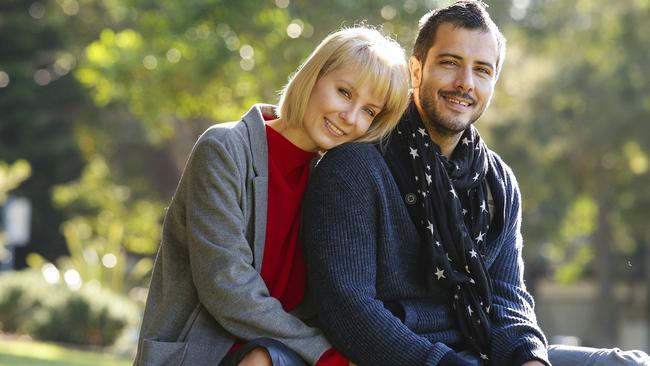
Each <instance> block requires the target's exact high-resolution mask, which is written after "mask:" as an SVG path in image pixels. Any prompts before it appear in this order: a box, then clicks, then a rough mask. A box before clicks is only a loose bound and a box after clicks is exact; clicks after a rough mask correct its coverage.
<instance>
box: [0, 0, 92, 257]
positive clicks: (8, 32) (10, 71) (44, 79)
mask: <svg viewBox="0 0 650 366" xmlns="http://www.w3.org/2000/svg"><path fill="white" fill-rule="evenodd" d="M62 12H63V10H62V9H61V7H60V6H59V5H58V4H57V3H56V2H54V1H51V2H47V3H42V2H33V3H32V2H25V1H19V0H5V1H2V2H1V3H0V111H2V113H0V158H1V159H3V160H7V161H14V160H16V159H19V158H24V159H26V160H28V161H29V162H30V163H31V166H32V175H31V177H30V178H29V179H27V180H26V181H25V182H24V184H22V185H21V186H20V187H19V188H18V189H17V190H16V191H15V192H16V194H18V195H22V196H26V197H28V198H29V199H30V200H31V202H32V205H33V210H32V228H33V229H32V235H31V240H30V243H29V245H28V246H27V247H25V248H19V249H18V251H17V256H16V257H17V258H16V259H17V263H16V264H17V265H18V266H19V267H20V266H21V265H24V263H21V262H23V258H24V252H23V249H25V250H36V251H39V252H41V253H43V255H45V256H46V257H48V258H52V259H53V258H54V257H56V255H57V254H58V253H60V252H61V251H63V250H64V242H63V238H62V236H61V235H60V233H59V232H58V228H57V226H58V223H60V222H61V220H62V217H61V213H60V212H57V211H56V210H54V209H53V207H52V204H51V200H50V198H49V195H50V192H49V188H50V187H51V186H52V185H53V184H57V183H61V182H65V181H67V180H70V179H74V178H75V177H76V176H77V175H78V174H79V172H80V171H81V167H82V165H83V162H82V159H81V156H80V154H79V150H78V147H77V145H76V142H75V140H74V134H73V125H74V119H75V115H76V113H78V111H79V108H80V106H83V105H84V104H85V98H84V95H83V92H82V90H81V89H80V88H79V85H78V83H77V81H76V80H75V79H74V78H73V77H72V75H71V74H70V73H69V72H70V70H71V69H72V68H73V67H74V65H75V63H76V59H75V58H74V56H73V55H72V54H71V53H70V52H69V51H68V50H66V49H65V48H64V38H65V36H64V35H65V34H66V32H68V30H67V28H64V25H63V24H62V23H61V19H60V18H62V17H64V16H62V15H61V14H62Z"/></svg>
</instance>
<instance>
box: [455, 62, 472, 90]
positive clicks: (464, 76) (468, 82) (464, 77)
mask: <svg viewBox="0 0 650 366" xmlns="http://www.w3.org/2000/svg"><path fill="white" fill-rule="evenodd" d="M455 87H456V88H458V89H460V90H462V91H463V92H469V91H471V90H473V89H474V74H473V73H472V69H471V68H467V67H463V68H461V69H459V70H458V74H457V75H456V85H455Z"/></svg>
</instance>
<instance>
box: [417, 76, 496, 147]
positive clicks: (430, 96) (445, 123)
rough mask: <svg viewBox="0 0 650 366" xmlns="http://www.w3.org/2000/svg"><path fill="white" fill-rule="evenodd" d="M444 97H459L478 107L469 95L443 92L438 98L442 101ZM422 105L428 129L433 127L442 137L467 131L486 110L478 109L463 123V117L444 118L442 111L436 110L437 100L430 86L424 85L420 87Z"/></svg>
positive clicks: (424, 120)
mask: <svg viewBox="0 0 650 366" xmlns="http://www.w3.org/2000/svg"><path fill="white" fill-rule="evenodd" d="M443 95H444V96H446V97H458V98H462V99H465V100H471V101H472V106H476V100H475V99H474V98H472V97H471V96H469V95H468V94H467V93H461V92H442V95H438V98H440V99H442V98H443ZM419 97H420V105H421V106H422V110H423V111H424V113H425V115H424V116H423V118H422V120H423V122H424V123H425V125H427V126H428V127H432V128H433V129H434V130H436V132H438V133H439V134H440V135H442V136H455V135H457V134H459V133H461V132H463V131H465V129H467V127H469V126H470V125H471V124H472V123H474V122H476V120H477V119H479V117H481V115H482V114H483V111H484V109H481V108H479V109H477V110H475V111H474V113H473V114H472V115H471V117H470V118H469V120H466V121H463V120H462V118H463V117H457V118H453V117H452V118H444V117H443V116H442V115H441V113H440V111H439V110H437V108H436V100H435V96H434V91H433V90H431V88H430V87H429V86H428V85H426V84H425V85H423V86H422V87H420V92H419Z"/></svg>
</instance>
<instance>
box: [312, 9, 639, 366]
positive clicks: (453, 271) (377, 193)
mask: <svg viewBox="0 0 650 366" xmlns="http://www.w3.org/2000/svg"><path fill="white" fill-rule="evenodd" d="M504 57H505V38H504V37H503V35H502V34H501V32H500V31H499V29H498V28H497V26H496V25H495V24H494V22H493V21H492V20H491V19H490V16H489V15H488V13H487V12H486V10H485V5H484V4H483V3H482V2H480V1H477V0H464V1H459V2H456V3H454V4H452V5H450V6H448V7H446V8H443V9H439V10H436V11H432V12H430V13H429V14H427V15H425V16H424V17H423V18H422V20H421V21H420V30H419V33H418V36H417V39H416V42H415V46H414V50H413V56H412V57H411V58H410V61H409V66H410V72H411V81H412V86H413V95H412V99H413V100H412V103H411V105H410V106H409V108H408V109H407V111H406V112H405V113H404V115H403V117H402V119H401V121H400V123H399V125H398V127H397V129H396V130H395V131H394V132H393V134H392V135H391V136H390V138H389V140H388V142H387V143H386V144H385V145H382V146H372V145H364V144H348V145H344V146H341V147H339V148H336V149H334V150H332V151H330V152H328V153H327V154H326V156H325V157H324V158H323V159H322V161H321V162H320V163H319V166H318V167H317V168H316V169H315V171H314V173H313V176H312V180H311V182H312V183H311V186H310V188H309V190H308V193H307V196H306V198H305V201H304V206H303V210H304V227H303V233H304V242H305V246H306V248H305V256H306V259H307V266H308V271H309V286H310V291H311V292H312V295H313V298H316V299H318V301H316V302H317V304H316V306H317V309H318V313H319V314H318V315H319V319H320V321H321V323H322V327H323V330H324V331H325V333H326V335H327V336H328V338H329V339H330V341H331V342H332V344H333V345H334V346H335V347H336V348H337V349H339V350H340V351H341V352H342V353H343V354H345V355H346V356H348V357H349V358H350V360H351V361H352V362H355V363H358V364H359V365H373V366H375V365H479V364H483V365H499V366H500V365H517V366H518V365H526V366H533V365H536V366H539V365H550V364H551V362H553V363H554V364H555V365H556V366H557V365H566V366H569V365H572V366H573V365H580V364H582V362H586V360H587V359H588V358H589V359H590V361H589V362H594V360H596V359H597V360H596V361H597V362H600V363H593V364H594V365H601V364H602V365H605V364H606V365H614V364H615V365H622V364H645V363H642V362H650V359H648V358H647V355H645V354H643V353H641V352H638V353H635V352H631V353H625V352H620V351H618V350H593V349H586V348H571V349H567V348H560V347H551V348H550V349H548V351H547V343H546V339H545V337H544V334H543V333H542V331H541V330H540V328H539V327H538V325H537V321H536V319H535V314H534V311H533V299H532V297H531V296H530V295H529V293H528V292H527V291H526V287H525V284H524V282H523V262H522V257H521V249H522V243H523V240H522V237H521V232H520V222H521V208H520V197H519V189H518V186H517V182H516V180H515V177H514V175H513V173H512V171H511V170H510V168H508V167H507V166H506V165H505V163H504V162H503V161H501V159H500V158H499V157H498V156H497V155H496V154H495V153H494V152H492V151H491V150H489V149H488V148H487V147H486V146H485V144H484V143H483V142H482V140H481V138H480V136H479V134H478V132H477V131H476V129H475V128H474V127H473V126H472V124H473V123H474V122H475V121H476V120H478V119H479V117H480V116H481V115H482V114H483V112H484V111H485V110H486V108H487V107H488V105H489V104H490V99H491V97H492V94H493V92H494V86H495V83H496V80H497V78H498V75H499V72H500V70H501V67H502V65H503V61H504ZM340 118H341V121H342V123H341V125H344V124H343V122H344V121H345V118H346V116H345V115H341V116H340ZM549 360H550V361H549ZM634 360H637V361H634ZM643 360H648V361H643ZM591 364H592V363H590V365H591Z"/></svg>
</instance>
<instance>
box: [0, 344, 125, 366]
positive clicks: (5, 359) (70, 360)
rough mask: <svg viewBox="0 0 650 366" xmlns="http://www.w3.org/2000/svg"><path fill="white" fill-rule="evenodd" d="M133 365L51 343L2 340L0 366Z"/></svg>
mask: <svg viewBox="0 0 650 366" xmlns="http://www.w3.org/2000/svg"><path fill="white" fill-rule="evenodd" d="M132 363H133V361H132V360H129V359H124V358H118V357H116V356H114V355H110V354H105V353H98V352H88V351H80V350H76V349H70V348H65V347H61V346H58V345H55V344H50V343H41V342H26V341H13V340H12V341H7V340H0V366H37V365H38V366H41V365H47V366H97V365H101V366H130V365H132Z"/></svg>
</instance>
